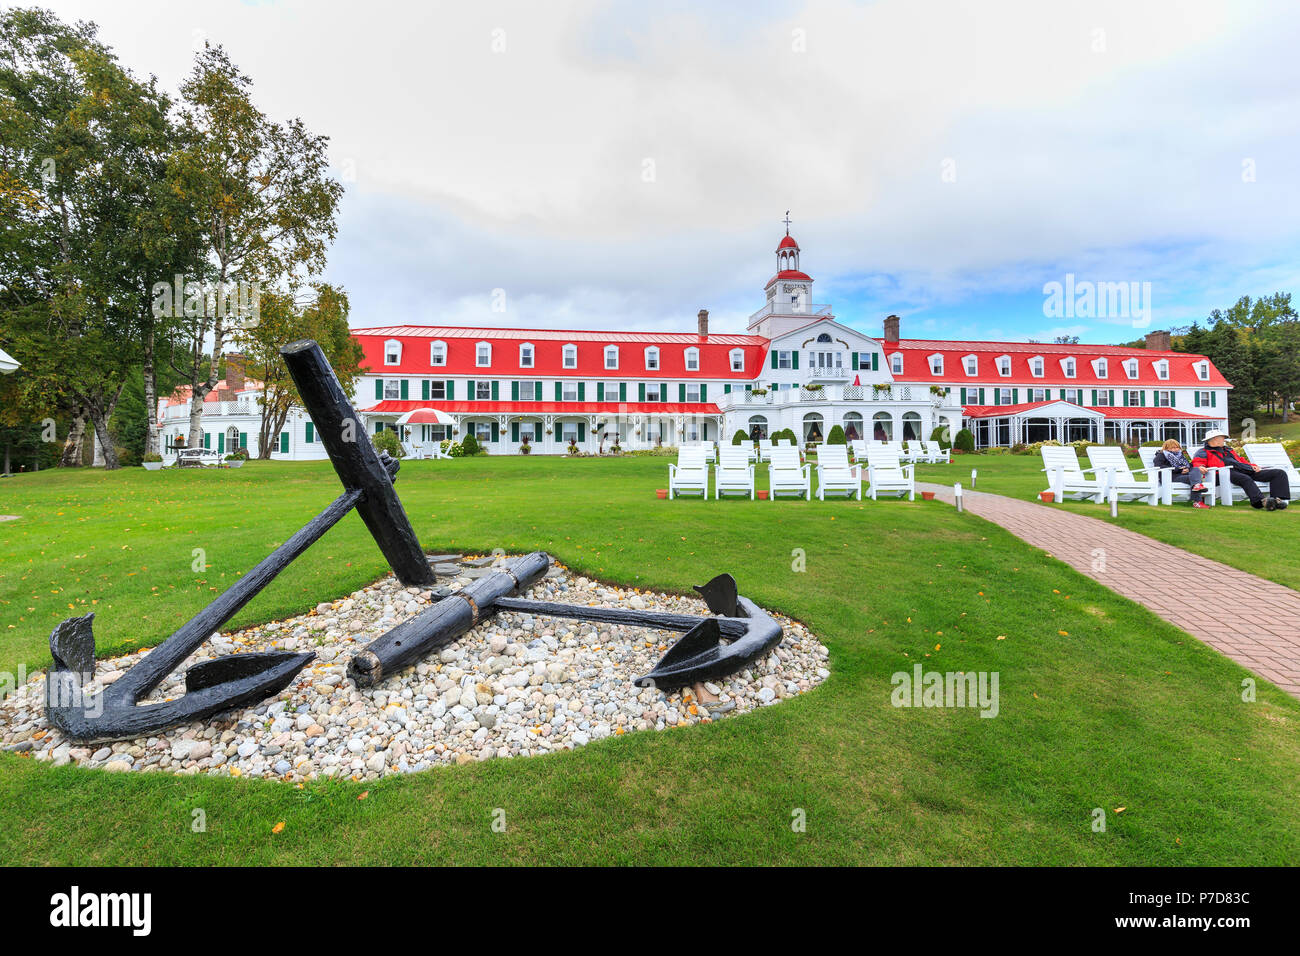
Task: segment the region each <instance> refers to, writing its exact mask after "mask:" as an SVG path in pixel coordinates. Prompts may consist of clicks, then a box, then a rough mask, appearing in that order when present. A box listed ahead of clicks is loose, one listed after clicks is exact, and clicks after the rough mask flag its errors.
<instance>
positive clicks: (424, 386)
mask: <svg viewBox="0 0 1300 956" xmlns="http://www.w3.org/2000/svg"><path fill="white" fill-rule="evenodd" d="M420 398H421V399H422V400H423V401H426V402H427V401H428V400H429V380H428V379H427V378H426V379H421V381H420Z"/></svg>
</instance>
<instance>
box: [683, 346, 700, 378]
mask: <svg viewBox="0 0 1300 956" xmlns="http://www.w3.org/2000/svg"><path fill="white" fill-rule="evenodd" d="M682 357H683V359H684V360H685V362H686V371H688V372H698V371H699V370H700V350H699V349H697V348H695V347H693V346H692V347H691V348H689V349H687V350H686V351H685V352H684V353H682Z"/></svg>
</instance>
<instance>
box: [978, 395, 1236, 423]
mask: <svg viewBox="0 0 1300 956" xmlns="http://www.w3.org/2000/svg"><path fill="white" fill-rule="evenodd" d="M1045 405H1074V403H1073V402H1067V401H1064V400H1063V399H1054V400H1052V401H1050V402H1027V403H1026V402H1022V403H1021V404H1019V405H966V406H964V407H963V408H962V414H964V415H965V416H966V417H967V418H1002V417H1005V416H1007V415H1019V414H1020V413H1021V412H1027V411H1032V410H1033V409H1035V408H1042V407H1043V406H1045ZM1074 407H1075V408H1077V409H1079V410H1080V411H1085V412H1100V413H1101V414H1102V415H1103V416H1105V417H1106V418H1114V419H1121V420H1122V419H1134V420H1138V421H1150V420H1164V419H1187V420H1195V421H1222V420H1223V417H1222V416H1214V415H1198V414H1195V413H1192V412H1188V411H1186V410H1184V409H1181V408H1168V407H1166V406H1164V405H1161V406H1160V407H1158V408H1157V407H1153V406H1149V405H1143V406H1139V407H1134V406H1127V407H1125V406H1119V405H1101V406H1096V407H1093V406H1090V405H1074Z"/></svg>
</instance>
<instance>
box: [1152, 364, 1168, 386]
mask: <svg viewBox="0 0 1300 956" xmlns="http://www.w3.org/2000/svg"><path fill="white" fill-rule="evenodd" d="M1155 367H1156V378H1158V379H1159V380H1160V381H1162V382H1167V381H1169V360H1168V359H1160V360H1159V361H1157V362H1156V363H1155Z"/></svg>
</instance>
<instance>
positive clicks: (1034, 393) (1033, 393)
mask: <svg viewBox="0 0 1300 956" xmlns="http://www.w3.org/2000/svg"><path fill="white" fill-rule="evenodd" d="M1039 392H1042V395H1043V397H1042V398H1039V397H1038V393H1039ZM1051 394H1052V393H1051V391H1050V390H1049V389H1046V388H1038V387H1037V386H1035V387H1033V388H1031V389H1029V400H1030V401H1031V402H1048V401H1051V398H1050V396H1051Z"/></svg>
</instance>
